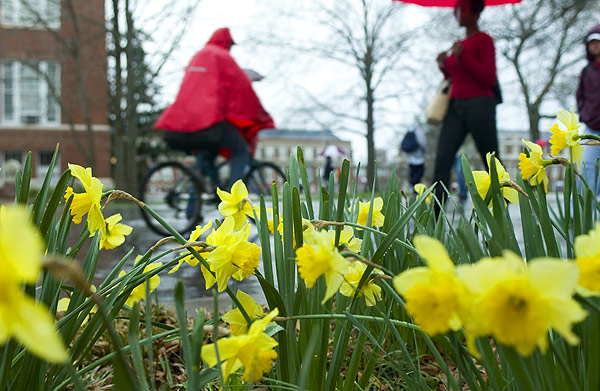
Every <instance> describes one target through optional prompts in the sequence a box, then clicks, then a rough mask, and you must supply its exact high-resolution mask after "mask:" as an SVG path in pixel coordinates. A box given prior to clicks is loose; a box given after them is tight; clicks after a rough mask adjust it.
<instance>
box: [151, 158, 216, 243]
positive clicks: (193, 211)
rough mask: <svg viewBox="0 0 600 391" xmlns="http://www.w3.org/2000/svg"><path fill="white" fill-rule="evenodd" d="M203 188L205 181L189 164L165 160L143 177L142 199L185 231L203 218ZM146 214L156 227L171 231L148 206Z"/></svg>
mask: <svg viewBox="0 0 600 391" xmlns="http://www.w3.org/2000/svg"><path fill="white" fill-rule="evenodd" d="M203 191H204V189H203V187H202V184H201V183H200V181H199V180H198V178H196V176H195V175H194V173H193V172H192V171H191V170H190V169H189V168H187V167H186V166H184V165H183V164H181V163H179V162H164V163H159V164H157V165H155V166H153V167H151V168H150V169H149V170H148V172H147V173H146V174H145V175H144V177H143V178H142V181H141V183H140V201H142V202H144V203H145V204H146V205H148V206H149V207H151V208H152V209H153V210H154V211H156V213H158V214H159V215H160V216H161V217H162V218H163V219H164V220H165V221H166V222H167V223H169V224H170V225H171V226H172V227H173V228H175V229H176V230H177V232H179V233H180V234H182V235H184V234H186V233H188V232H190V231H191V230H192V229H194V228H195V227H196V225H197V224H198V223H200V222H201V221H202V213H201V210H202V208H201V207H202V193H203ZM142 217H143V218H144V220H145V221H146V224H148V227H149V228H150V229H151V230H152V231H154V232H156V233H157V234H159V235H165V236H169V235H171V234H170V233H169V232H168V231H167V230H166V229H165V228H164V227H163V226H162V225H160V224H159V223H158V222H157V221H156V220H155V219H154V218H153V217H152V216H150V215H149V214H147V213H146V212H145V211H144V210H142Z"/></svg>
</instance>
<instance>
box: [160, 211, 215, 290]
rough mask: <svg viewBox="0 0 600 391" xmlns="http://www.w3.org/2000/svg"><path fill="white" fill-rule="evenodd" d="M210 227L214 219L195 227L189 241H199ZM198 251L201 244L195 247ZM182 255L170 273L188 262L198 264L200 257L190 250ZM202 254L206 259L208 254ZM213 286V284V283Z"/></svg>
mask: <svg viewBox="0 0 600 391" xmlns="http://www.w3.org/2000/svg"><path fill="white" fill-rule="evenodd" d="M210 227H212V220H210V221H209V222H208V223H206V224H205V225H204V226H199V225H198V226H197V227H196V229H194V230H193V231H192V233H190V237H189V239H188V243H192V242H196V241H198V239H199V238H200V236H201V235H202V234H203V233H204V232H206V231H207V230H208V229H210ZM193 248H194V249H195V250H196V251H198V250H200V249H201V248H203V247H201V246H195V247H193ZM181 255H185V256H184V257H183V258H181V259H180V260H179V263H178V264H177V265H176V266H174V267H173V268H172V269H171V270H169V274H171V273H175V272H176V271H177V270H179V267H180V266H181V265H182V264H183V263H184V262H186V263H187V264H188V265H190V266H196V265H197V264H198V259H197V258H196V257H195V256H194V255H193V254H192V253H190V252H189V250H186V251H184V252H182V253H181ZM200 255H201V256H202V257H203V258H204V259H206V257H207V255H206V253H200ZM208 274H210V273H208ZM213 284H214V280H213ZM211 286H212V284H211ZM207 289H208V288H207Z"/></svg>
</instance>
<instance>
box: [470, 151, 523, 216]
mask: <svg viewBox="0 0 600 391" xmlns="http://www.w3.org/2000/svg"><path fill="white" fill-rule="evenodd" d="M486 159H487V164H488V167H491V162H492V154H491V153H489V152H488V154H487V155H486ZM494 164H495V165H496V173H497V174H498V182H499V183H500V186H502V185H503V184H505V183H508V182H510V175H509V174H508V173H507V172H506V170H505V169H504V167H503V166H502V164H501V163H500V160H498V159H497V158H495V157H494ZM473 179H474V180H475V186H477V192H478V193H479V196H480V197H481V199H483V200H485V197H486V196H487V193H488V191H489V189H490V185H491V184H492V178H491V177H490V174H489V173H488V172H486V171H473ZM502 195H503V196H504V198H506V199H507V200H508V201H510V202H512V203H513V204H516V203H518V202H519V194H518V193H517V191H516V190H515V189H513V188H512V187H506V186H503V187H502ZM491 206H492V200H490V203H489V205H488V208H489V207H491Z"/></svg>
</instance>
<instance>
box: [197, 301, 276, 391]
mask: <svg viewBox="0 0 600 391" xmlns="http://www.w3.org/2000/svg"><path fill="white" fill-rule="evenodd" d="M278 313H279V312H278V311H277V309H274V310H273V311H271V312H270V313H269V314H268V315H267V316H265V317H264V318H262V319H258V320H255V321H254V322H252V325H251V326H250V328H249V330H248V333H247V334H241V335H237V336H232V337H228V338H221V339H219V340H218V341H217V342H216V343H211V344H207V345H204V346H202V350H201V352H200V355H201V356H202V359H203V360H204V361H206V363H207V364H208V366H209V367H214V366H215V365H217V364H218V363H219V360H218V359H217V350H218V352H219V359H220V360H221V373H222V374H223V378H224V380H225V382H227V379H228V378H229V375H231V373H233V372H235V371H237V370H238V369H240V368H241V367H244V373H243V375H242V380H244V381H245V382H255V381H258V380H260V379H262V377H263V375H264V373H267V372H269V371H270V370H271V368H272V367H273V361H275V359H276V358H277V352H276V351H275V350H274V349H275V347H276V346H277V341H276V340H275V339H274V338H272V337H269V336H268V335H267V334H265V333H264V331H265V329H266V327H267V325H268V324H269V323H271V321H272V320H273V318H274V317H275V316H277V314H278Z"/></svg>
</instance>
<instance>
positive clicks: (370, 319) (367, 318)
mask: <svg viewBox="0 0 600 391" xmlns="http://www.w3.org/2000/svg"><path fill="white" fill-rule="evenodd" d="M352 316H353V317H354V318H356V319H358V320H364V321H367V322H376V323H382V324H385V323H387V322H388V320H385V319H383V318H379V317H376V316H368V315H352ZM296 319H331V320H338V319H344V320H346V319H348V317H347V316H346V315H344V314H313V315H294V316H287V317H283V318H282V317H275V318H274V319H273V320H274V321H276V322H284V321H288V320H296ZM389 323H392V324H393V325H396V326H400V327H404V328H407V329H411V330H420V327H419V326H417V325H416V324H412V323H409V322H404V321H401V320H396V319H389Z"/></svg>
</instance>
